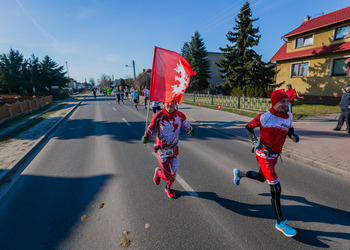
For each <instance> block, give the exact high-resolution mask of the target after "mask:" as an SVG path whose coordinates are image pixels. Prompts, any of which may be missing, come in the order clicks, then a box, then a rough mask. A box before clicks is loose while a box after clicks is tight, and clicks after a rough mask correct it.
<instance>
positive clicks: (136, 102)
mask: <svg viewBox="0 0 350 250" xmlns="http://www.w3.org/2000/svg"><path fill="white" fill-rule="evenodd" d="M131 97H132V99H133V101H134V105H135V109H136V110H139V109H138V107H137V106H138V105H139V92H138V91H137V89H136V91H134V92H133V93H132V94H131Z"/></svg>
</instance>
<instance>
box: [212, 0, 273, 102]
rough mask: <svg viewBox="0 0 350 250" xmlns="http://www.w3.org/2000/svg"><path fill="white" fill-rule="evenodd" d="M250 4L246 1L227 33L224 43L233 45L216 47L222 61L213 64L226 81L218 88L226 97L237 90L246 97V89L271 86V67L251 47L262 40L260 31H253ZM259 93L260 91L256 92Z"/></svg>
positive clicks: (254, 29) (253, 20)
mask: <svg viewBox="0 0 350 250" xmlns="http://www.w3.org/2000/svg"><path fill="white" fill-rule="evenodd" d="M251 16H252V13H251V9H250V5H249V2H248V1H247V2H246V3H245V4H244V5H243V7H242V8H241V11H240V13H239V14H238V16H237V18H236V19H235V23H236V25H235V26H234V27H233V31H229V32H228V33H227V34H226V37H227V40H228V41H229V42H230V43H232V44H233V45H228V44H227V45H226V48H221V47H220V48H219V49H220V50H221V52H222V55H223V57H222V59H221V60H220V61H219V62H218V63H216V65H217V66H218V67H219V68H220V69H218V71H219V72H220V73H219V76H220V77H221V78H223V79H225V82H224V83H223V84H222V85H221V86H222V88H223V89H224V92H226V94H227V93H228V92H230V91H232V89H233V88H235V87H238V88H240V89H241V90H242V91H243V95H244V96H246V90H247V88H248V87H250V88H255V89H257V88H258V89H259V88H262V89H264V90H266V89H267V87H268V86H274V85H273V83H274V82H273V81H274V75H275V70H274V65H269V64H268V63H265V62H263V61H262V60H261V56H260V55H258V54H257V53H256V52H255V51H254V50H253V49H252V47H254V46H257V45H258V43H259V40H260V38H261V36H260V35H258V33H259V28H253V22H255V21H257V20H258V18H256V19H252V18H251ZM258 92H259V91H258Z"/></svg>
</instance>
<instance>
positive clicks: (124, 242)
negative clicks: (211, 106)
mask: <svg viewBox="0 0 350 250" xmlns="http://www.w3.org/2000/svg"><path fill="white" fill-rule="evenodd" d="M129 234H130V231H129V230H125V231H124V232H123V237H122V238H121V240H120V241H119V245H121V246H123V247H128V246H130V245H131V240H130V239H128V238H127V235H129Z"/></svg>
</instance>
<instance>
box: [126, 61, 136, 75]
mask: <svg viewBox="0 0 350 250" xmlns="http://www.w3.org/2000/svg"><path fill="white" fill-rule="evenodd" d="M125 67H133V69H134V80H135V79H136V71H135V61H134V60H132V66H130V65H125Z"/></svg>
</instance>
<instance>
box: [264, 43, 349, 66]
mask: <svg viewBox="0 0 350 250" xmlns="http://www.w3.org/2000/svg"><path fill="white" fill-rule="evenodd" d="M344 50H350V42H346V43H338V44H333V45H328V46H322V47H317V48H312V49H305V50H300V51H295V52H290V53H287V43H285V44H283V46H282V47H281V48H280V49H279V50H278V51H277V53H276V54H275V55H274V56H273V57H272V58H271V60H270V62H273V61H281V60H287V59H292V58H300V57H306V56H315V55H321V54H327V53H332V52H336V51H344Z"/></svg>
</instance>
